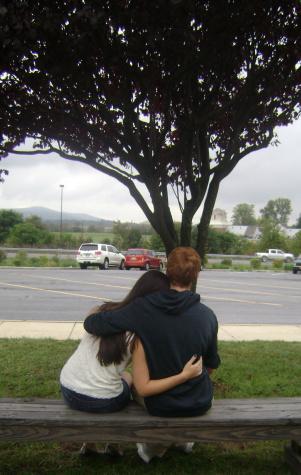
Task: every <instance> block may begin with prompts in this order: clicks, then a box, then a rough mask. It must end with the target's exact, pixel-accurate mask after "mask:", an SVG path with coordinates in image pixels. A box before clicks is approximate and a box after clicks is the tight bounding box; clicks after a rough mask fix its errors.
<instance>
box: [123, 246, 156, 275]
mask: <svg viewBox="0 0 301 475" xmlns="http://www.w3.org/2000/svg"><path fill="white" fill-rule="evenodd" d="M124 267H125V269H126V270H129V269H131V268H132V267H136V268H139V269H141V270H149V269H159V270H162V269H163V262H162V259H161V258H160V257H157V256H156V253H155V251H151V250H149V249H140V248H139V249H138V248H137V249H128V250H127V252H126V256H125V263H124Z"/></svg>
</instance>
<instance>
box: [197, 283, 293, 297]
mask: <svg viewBox="0 0 301 475" xmlns="http://www.w3.org/2000/svg"><path fill="white" fill-rule="evenodd" d="M202 289H212V290H219V291H220V290H225V291H227V292H239V293H244V294H255V295H269V296H279V293H275V292H261V291H260V290H246V289H229V288H227V287H212V286H211V285H199V286H198V288H197V290H200V291H201V290H202ZM286 297H290V298H299V297H300V295H286Z"/></svg>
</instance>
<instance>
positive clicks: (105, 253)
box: [76, 242, 125, 269]
mask: <svg viewBox="0 0 301 475" xmlns="http://www.w3.org/2000/svg"><path fill="white" fill-rule="evenodd" d="M76 260H77V262H78V263H79V266H80V268H81V269H87V267H88V266H97V267H99V269H108V268H109V267H119V269H124V262H125V257H124V255H123V254H121V252H119V251H118V249H116V247H114V246H111V244H98V243H94V242H87V243H83V244H82V245H81V246H80V248H79V250H78V252H77V255H76Z"/></svg>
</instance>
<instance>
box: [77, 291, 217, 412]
mask: <svg viewBox="0 0 301 475" xmlns="http://www.w3.org/2000/svg"><path fill="white" fill-rule="evenodd" d="M84 328H85V330H86V331H87V332H89V333H92V334H94V335H98V336H101V335H111V334H114V333H119V332H120V331H125V330H129V331H132V332H134V333H136V334H137V335H138V336H139V338H140V340H141V343H142V345H143V348H144V351H145V356H146V360H147V364H148V368H149V374H150V378H151V379H161V378H166V377H168V376H172V375H174V374H178V373H180V372H181V371H182V369H183V367H184V365H185V364H186V363H187V361H188V360H189V359H190V358H191V357H192V356H193V355H199V356H202V357H203V365H204V367H206V368H217V367H218V366H219V364H220V358H219V356H218V353H217V331H218V323H217V319H216V316H215V314H214V313H213V312H212V310H211V309H210V308H208V307H206V305H203V304H202V303H201V302H200V296H199V295H198V294H195V293H193V292H190V291H184V292H177V291H175V290H167V291H160V292H155V293H153V294H150V295H148V296H145V297H142V298H138V299H136V300H135V301H133V302H132V303H130V304H129V305H127V306H126V307H123V308H121V309H118V310H112V311H105V312H99V313H95V314H93V315H90V316H89V317H87V318H86V320H85V322H84ZM212 397H213V389H212V383H211V380H210V377H209V375H208V373H207V370H206V369H205V368H204V370H203V372H202V374H201V375H200V376H198V377H197V378H194V379H191V380H189V381H186V382H185V383H183V384H180V385H178V386H176V387H175V388H173V389H170V390H168V391H166V392H164V393H161V394H157V395H155V396H149V397H146V398H145V405H146V408H147V410H148V412H149V413H150V414H152V415H154V416H165V417H166V416H169V417H173V416H175V417H178V416H195V415H200V414H203V413H204V412H206V411H207V410H208V409H209V408H210V407H211V401H212Z"/></svg>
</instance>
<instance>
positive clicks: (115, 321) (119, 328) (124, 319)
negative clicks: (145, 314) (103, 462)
mask: <svg viewBox="0 0 301 475" xmlns="http://www.w3.org/2000/svg"><path fill="white" fill-rule="evenodd" d="M138 300H139V299H137V300H136V301H135V302H131V303H130V304H129V305H127V306H126V307H123V308H119V309H116V310H108V311H104V312H101V311H96V312H95V313H92V314H90V315H88V316H87V318H86V319H85V321H84V329H85V330H86V331H87V332H88V333H91V334H92V335H96V336H102V335H103V336H105V335H113V334H115V333H120V332H123V331H126V330H129V331H132V332H135V331H136V330H137V325H136V320H137V318H136V315H137V306H139V302H138ZM93 310H96V309H93ZM93 310H92V311H93Z"/></svg>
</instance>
